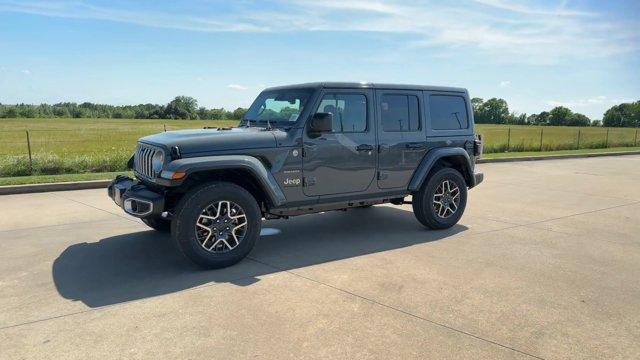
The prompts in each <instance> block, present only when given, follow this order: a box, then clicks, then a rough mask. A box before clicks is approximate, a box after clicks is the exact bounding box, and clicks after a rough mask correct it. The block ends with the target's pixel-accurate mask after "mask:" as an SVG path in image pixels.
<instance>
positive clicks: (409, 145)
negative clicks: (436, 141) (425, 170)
mask: <svg viewBox="0 0 640 360" xmlns="http://www.w3.org/2000/svg"><path fill="white" fill-rule="evenodd" d="M405 147H406V148H407V149H423V148H424V147H425V144H424V143H421V142H411V143H407V144H406V145H405Z"/></svg>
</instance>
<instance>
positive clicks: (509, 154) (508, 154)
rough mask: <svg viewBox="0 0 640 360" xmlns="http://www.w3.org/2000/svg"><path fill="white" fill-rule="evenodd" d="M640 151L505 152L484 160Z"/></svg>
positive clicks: (627, 149)
mask: <svg viewBox="0 0 640 360" xmlns="http://www.w3.org/2000/svg"><path fill="white" fill-rule="evenodd" d="M628 151H640V146H639V147H613V148H606V149H580V150H558V151H523V152H504V153H491V154H483V155H482V158H483V159H499V158H517V157H523V156H540V157H545V156H552V155H571V154H597V153H609V152H628Z"/></svg>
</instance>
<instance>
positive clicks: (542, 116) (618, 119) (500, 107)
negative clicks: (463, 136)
mask: <svg viewBox="0 0 640 360" xmlns="http://www.w3.org/2000/svg"><path fill="white" fill-rule="evenodd" d="M471 105H472V106H473V113H474V118H475V121H476V123H478V124H514V125H542V126H546V125H549V126H600V125H603V126H607V127H640V101H636V102H633V103H623V104H619V105H615V106H613V107H611V108H610V109H609V110H607V111H606V112H605V113H604V116H603V118H602V120H591V119H589V117H587V116H586V115H584V114H580V113H577V112H573V111H571V109H569V108H566V107H564V106H556V107H555V108H553V109H551V110H549V111H543V112H541V113H539V114H530V115H527V114H517V113H514V112H510V111H509V106H508V104H507V102H506V101H505V100H504V99H498V98H491V99H489V100H487V101H484V100H483V99H481V98H473V99H471Z"/></svg>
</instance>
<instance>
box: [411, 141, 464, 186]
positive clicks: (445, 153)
mask: <svg viewBox="0 0 640 360" xmlns="http://www.w3.org/2000/svg"><path fill="white" fill-rule="evenodd" d="M443 167H450V168H453V169H456V170H458V171H459V172H460V174H462V177H463V178H464V180H465V182H466V185H467V187H469V188H472V187H473V186H475V179H474V175H473V165H472V161H471V158H470V157H469V153H467V152H466V151H465V150H464V149H462V148H436V149H433V150H431V151H429V152H428V153H427V154H426V155H425V156H424V158H423V159H422V161H421V162H420V165H419V166H418V168H417V169H416V171H415V172H414V173H413V176H412V178H411V181H410V182H409V191H411V192H415V191H418V190H419V189H420V187H421V186H422V184H423V183H424V182H425V181H427V179H429V177H430V176H431V174H432V173H433V172H435V171H437V170H438V169H440V168H443Z"/></svg>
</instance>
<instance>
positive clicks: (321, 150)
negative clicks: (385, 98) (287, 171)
mask: <svg viewBox="0 0 640 360" xmlns="http://www.w3.org/2000/svg"><path fill="white" fill-rule="evenodd" d="M320 99H321V100H320V101H319V103H318V104H317V106H316V109H315V111H314V112H313V113H317V112H324V113H331V114H333V124H332V130H331V132H330V133H323V134H320V135H319V136H317V135H316V136H310V134H309V131H306V130H308V122H307V129H305V134H304V135H303V146H304V147H303V149H304V150H303V161H302V162H303V167H302V172H303V176H304V194H305V195H307V196H330V195H338V194H345V193H355V192H361V191H365V190H367V188H368V187H369V186H370V185H371V183H372V182H373V180H374V177H375V174H376V162H377V152H376V151H375V148H376V137H375V128H374V126H375V124H374V121H373V103H374V101H373V91H372V90H368V89H353V90H351V89H325V90H323V92H322V94H321V97H320ZM311 116H313V114H311Z"/></svg>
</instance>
